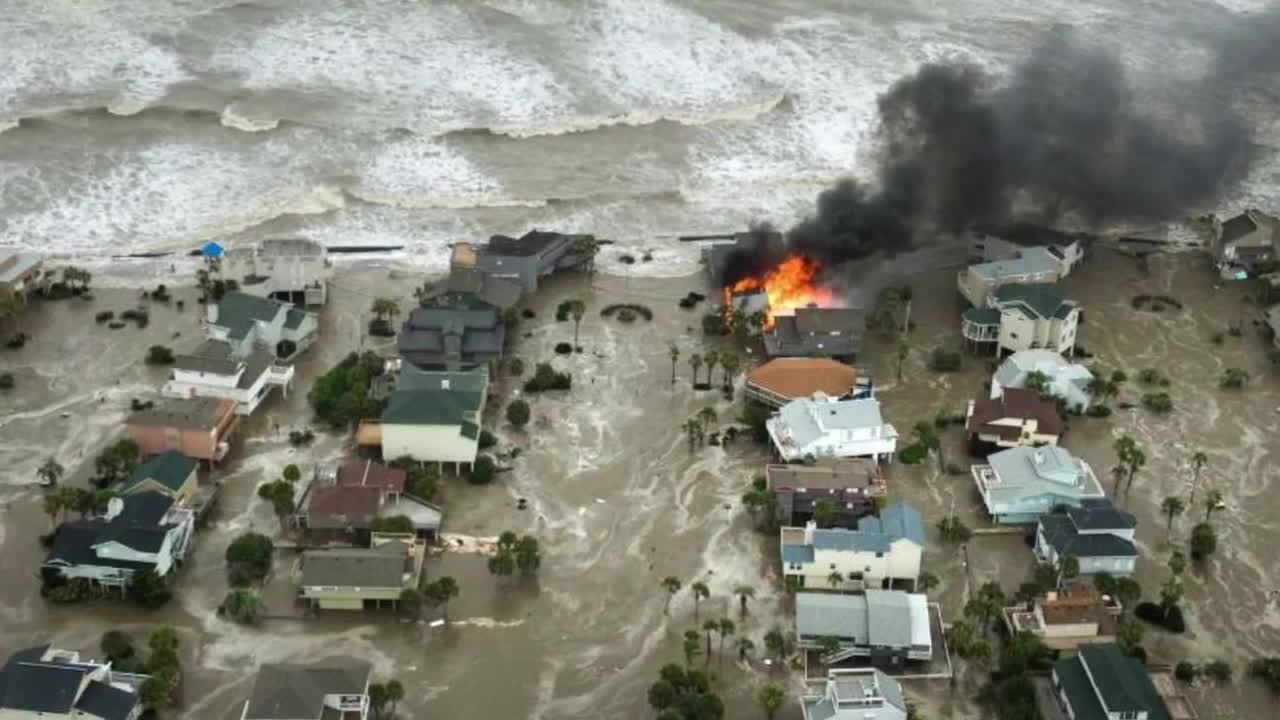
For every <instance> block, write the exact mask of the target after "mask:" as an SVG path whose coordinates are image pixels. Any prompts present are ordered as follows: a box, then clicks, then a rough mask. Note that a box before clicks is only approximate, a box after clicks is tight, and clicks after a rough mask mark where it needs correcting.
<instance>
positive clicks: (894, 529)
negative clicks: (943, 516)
mask: <svg viewBox="0 0 1280 720" xmlns="http://www.w3.org/2000/svg"><path fill="white" fill-rule="evenodd" d="M786 530H787V528H783V532H782V537H783V539H784V544H783V545H782V554H783V561H784V562H813V552H814V550H834V551H837V552H889V550H890V549H891V548H892V546H893V543H895V542H897V541H898V540H902V539H907V540H910V541H911V542H913V543H915V544H916V545H918V546H920V547H921V548H923V547H924V546H925V534H924V525H923V523H922V522H921V520H920V513H919V512H917V511H916V509H915V508H913V507H911V506H910V505H907V504H906V503H894V504H893V505H890V506H889V507H886V508H885V509H884V510H882V511H880V517H876V516H874V515H871V516H868V517H864V518H861V519H859V520H858V529H857V530H845V529H842V528H827V529H814V530H813V543H812V545H810V544H808V543H803V541H802V543H803V544H802V543H786V542H785V540H786V538H787V537H788V536H793V537H794V536H799V537H803V536H804V534H803V531H802V532H797V533H788V532H786ZM792 547H807V548H812V549H811V550H808V551H807V552H806V551H802V550H795V551H790V557H792V558H795V559H792V560H787V557H788V548H792ZM804 557H808V560H804V559H803V558H804Z"/></svg>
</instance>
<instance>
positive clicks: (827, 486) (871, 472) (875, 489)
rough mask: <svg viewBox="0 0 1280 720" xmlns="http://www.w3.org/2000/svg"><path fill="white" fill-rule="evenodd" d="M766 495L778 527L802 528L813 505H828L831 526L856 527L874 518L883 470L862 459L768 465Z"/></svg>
mask: <svg viewBox="0 0 1280 720" xmlns="http://www.w3.org/2000/svg"><path fill="white" fill-rule="evenodd" d="M764 477H765V483H766V486H767V487H768V488H769V492H771V493H773V497H774V498H775V499H776V500H777V513H778V522H779V523H780V524H781V525H803V524H805V523H807V522H808V521H810V520H812V519H813V516H814V510H815V506H816V505H817V504H818V503H820V502H826V503H828V504H829V505H830V506H831V523H830V524H831V525H833V526H834V527H847V528H856V527H857V526H858V520H860V519H861V518H863V517H865V516H867V515H874V514H875V513H876V511H877V510H879V508H880V503H881V502H882V501H883V499H884V498H885V493H886V490H885V480H884V470H883V467H882V466H881V465H880V464H879V463H876V462H875V461H873V460H868V459H866V458H846V459H840V460H820V461H818V462H816V463H814V464H812V465H804V464H800V463H796V464H789V465H784V464H779V463H769V464H768V465H766V466H765V468H764Z"/></svg>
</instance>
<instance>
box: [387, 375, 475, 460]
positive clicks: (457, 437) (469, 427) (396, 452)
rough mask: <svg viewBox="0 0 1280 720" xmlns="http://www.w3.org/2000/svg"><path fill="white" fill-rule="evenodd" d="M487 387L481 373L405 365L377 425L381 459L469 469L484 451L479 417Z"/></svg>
mask: <svg viewBox="0 0 1280 720" xmlns="http://www.w3.org/2000/svg"><path fill="white" fill-rule="evenodd" d="M488 387H489V374H488V372H487V371H486V370H484V369H483V368H481V369H477V370H472V371H470V372H428V371H424V370H419V369H418V368H416V367H414V366H413V365H410V364H409V363H404V364H403V365H402V366H401V368H400V375H399V377H398V379H397V380H396V387H395V390H393V391H392V392H391V396H390V398H389V399H388V402H387V409H386V410H385V411H383V413H382V418H381V420H380V421H379V422H378V423H377V424H376V429H377V433H376V434H377V435H378V437H377V440H378V444H380V445H381V446H382V456H383V457H384V458H399V457H405V456H408V457H411V458H413V459H414V460H417V461H418V462H433V463H436V464H437V465H439V466H441V468H443V467H444V466H445V464H446V463H449V464H452V465H453V468H454V470H455V471H457V472H461V471H462V469H463V467H464V466H466V467H468V468H469V467H470V465H471V464H472V463H474V462H475V459H476V455H477V453H479V451H480V416H481V415H482V414H483V413H484V404H485V394H486V392H487V391H488ZM374 427H375V426H373V425H371V426H370V430H372V429H374ZM366 434H367V435H370V436H372V435H373V434H374V433H372V432H370V433H366ZM367 442H369V443H372V442H373V438H372V437H370V438H368V440H367Z"/></svg>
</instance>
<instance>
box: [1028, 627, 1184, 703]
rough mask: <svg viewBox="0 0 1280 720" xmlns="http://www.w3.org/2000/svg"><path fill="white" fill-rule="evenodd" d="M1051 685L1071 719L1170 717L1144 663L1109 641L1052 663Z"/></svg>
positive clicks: (1083, 647) (1087, 647)
mask: <svg viewBox="0 0 1280 720" xmlns="http://www.w3.org/2000/svg"><path fill="white" fill-rule="evenodd" d="M1053 688H1054V692H1055V693H1056V694H1057V696H1058V699H1059V701H1060V702H1062V704H1063V705H1064V706H1065V707H1066V710H1067V716H1068V717H1070V718H1072V719H1073V720H1117V719H1118V718H1125V720H1170V715H1169V710H1168V707H1167V706H1166V705H1165V701H1164V698H1163V697H1161V695H1160V693H1159V692H1158V691H1157V690H1156V686H1155V683H1153V682H1151V676H1150V675H1149V674H1147V668H1146V666H1145V665H1143V664H1142V662H1141V661H1139V660H1138V659H1137V658H1132V657H1129V656H1128V655H1125V654H1124V653H1122V652H1120V648H1118V647H1116V646H1115V645H1113V644H1110V643H1108V644H1105V645H1081V646H1080V654H1079V655H1076V656H1075V657H1071V658H1064V659H1062V660H1059V661H1058V662H1057V663H1055V664H1054V666H1053Z"/></svg>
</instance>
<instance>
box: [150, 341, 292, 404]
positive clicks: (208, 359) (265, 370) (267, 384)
mask: <svg viewBox="0 0 1280 720" xmlns="http://www.w3.org/2000/svg"><path fill="white" fill-rule="evenodd" d="M231 347H232V346H231V344H230V343H228V342H226V341H225V340H205V341H204V342H202V343H200V345H199V346H198V347H196V348H195V349H194V350H192V351H191V352H190V353H187V354H184V355H179V356H177V357H176V358H174V363H173V366H172V368H171V369H170V376H169V381H168V382H167V383H165V384H164V387H163V388H161V390H160V393H161V394H162V395H164V396H165V397H171V398H197V397H205V398H224V399H227V400H231V401H234V402H235V404H236V412H237V413H238V414H240V415H251V414H253V411H254V410H257V409H258V405H260V404H262V401H263V400H265V399H266V397H267V393H269V392H270V391H271V390H272V389H273V388H276V387H279V388H281V392H282V393H285V394H286V395H287V394H288V391H289V386H290V385H292V384H293V366H292V365H281V364H278V363H277V362H276V361H275V356H274V355H272V354H271V353H270V352H268V351H266V350H263V349H261V348H259V347H256V346H255V347H252V348H251V349H250V351H249V354H248V355H247V356H245V357H237V356H236V355H235V354H234V353H233V352H232V349H231Z"/></svg>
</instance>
